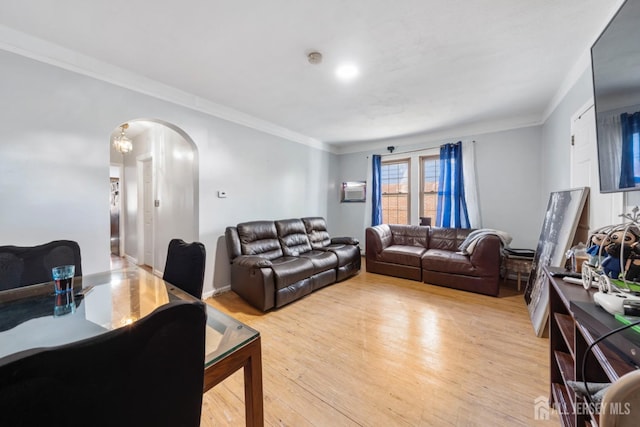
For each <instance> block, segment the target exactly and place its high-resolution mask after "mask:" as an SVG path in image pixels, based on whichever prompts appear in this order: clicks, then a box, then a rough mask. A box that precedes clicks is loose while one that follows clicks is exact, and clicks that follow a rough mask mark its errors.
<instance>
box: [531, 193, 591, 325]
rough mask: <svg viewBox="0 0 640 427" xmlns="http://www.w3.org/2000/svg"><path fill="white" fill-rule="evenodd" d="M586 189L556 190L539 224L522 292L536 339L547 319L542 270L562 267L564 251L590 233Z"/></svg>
mask: <svg viewBox="0 0 640 427" xmlns="http://www.w3.org/2000/svg"><path fill="white" fill-rule="evenodd" d="M588 195H589V188H588V187H582V188H577V189H573V190H566V191H556V192H553V193H551V195H550V196H549V203H548V205H547V211H546V213H545V216H544V221H543V223H542V231H541V232H540V240H539V241H538V246H537V247H536V253H535V255H534V257H533V263H532V265H531V274H530V275H529V280H528V282H527V286H526V288H525V291H524V299H525V302H526V303H527V308H528V309H529V316H530V317H531V323H532V324H533V329H534V330H535V332H536V335H537V336H539V337H540V336H542V335H543V333H544V330H545V326H546V324H547V319H548V317H549V282H548V281H547V280H545V277H544V271H543V268H544V267H548V266H551V267H562V266H564V265H565V262H566V253H567V251H568V250H569V249H570V248H571V247H572V246H574V245H575V244H577V243H578V242H580V241H582V242H583V243H586V241H587V237H588V231H589V224H588V220H589V219H588V212H589V209H588V206H587V198H588Z"/></svg>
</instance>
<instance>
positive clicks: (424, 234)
mask: <svg viewBox="0 0 640 427" xmlns="http://www.w3.org/2000/svg"><path fill="white" fill-rule="evenodd" d="M389 229H390V230H391V235H392V236H393V241H392V243H391V244H392V245H403V246H418V247H421V248H428V247H429V243H428V240H429V227H422V226H419V225H395V224H390V225H389Z"/></svg>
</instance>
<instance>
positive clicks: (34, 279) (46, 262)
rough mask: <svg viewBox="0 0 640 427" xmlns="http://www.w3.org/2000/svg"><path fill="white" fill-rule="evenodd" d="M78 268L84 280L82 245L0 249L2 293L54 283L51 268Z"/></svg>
mask: <svg viewBox="0 0 640 427" xmlns="http://www.w3.org/2000/svg"><path fill="white" fill-rule="evenodd" d="M71 264H72V265H75V275H76V276H82V259H81V256H80V245H78V243H77V242H74V241H73V240H54V241H51V242H48V243H44V244H42V245H37V246H0V291H2V290H6V289H13V288H18V287H21V286H27V285H33V284H36V283H44V282H49V281H51V280H53V278H52V277H51V268H53V267H56V266H59V265H71Z"/></svg>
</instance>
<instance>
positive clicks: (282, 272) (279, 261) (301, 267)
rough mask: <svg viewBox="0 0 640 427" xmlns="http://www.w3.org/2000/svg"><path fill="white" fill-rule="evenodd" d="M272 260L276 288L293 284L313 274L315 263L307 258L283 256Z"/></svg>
mask: <svg viewBox="0 0 640 427" xmlns="http://www.w3.org/2000/svg"><path fill="white" fill-rule="evenodd" d="M271 262H272V265H271V269H272V270H273V274H274V278H275V287H276V289H282V288H285V287H287V286H291V285H293V284H295V283H297V282H300V281H301V280H305V279H308V278H310V277H311V276H313V270H314V268H313V263H312V262H311V261H309V260H308V259H306V258H298V257H282V258H276V259H274V260H272V261H271Z"/></svg>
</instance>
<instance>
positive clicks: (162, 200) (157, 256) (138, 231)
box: [110, 119, 199, 274]
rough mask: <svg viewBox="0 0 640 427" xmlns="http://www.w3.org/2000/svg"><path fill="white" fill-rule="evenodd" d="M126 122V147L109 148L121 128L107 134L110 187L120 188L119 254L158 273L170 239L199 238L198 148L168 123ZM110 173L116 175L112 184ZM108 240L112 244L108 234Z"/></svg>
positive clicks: (160, 270) (186, 239) (187, 239)
mask: <svg viewBox="0 0 640 427" xmlns="http://www.w3.org/2000/svg"><path fill="white" fill-rule="evenodd" d="M127 124H128V128H127V129H126V130H125V135H126V136H127V137H128V138H129V139H131V141H132V146H133V148H132V150H131V151H130V152H128V153H125V154H122V153H120V152H118V151H116V150H115V148H114V145H113V143H112V141H113V138H115V137H116V136H117V135H119V134H120V132H121V128H120V127H117V128H115V129H114V131H113V132H112V135H111V139H110V147H111V156H110V158H111V175H112V176H111V177H110V179H111V182H112V183H111V188H112V189H113V188H114V187H119V206H118V208H119V220H118V224H119V227H118V236H117V237H116V238H115V239H117V240H119V242H120V244H119V249H120V250H119V254H118V256H124V257H126V258H127V260H129V261H130V262H133V263H135V264H138V265H146V266H148V267H149V268H150V269H152V270H153V271H154V272H155V273H156V274H160V273H161V272H162V271H163V269H164V263H165V260H166V254H167V247H168V245H169V241H170V240H171V239H172V238H181V239H183V240H185V241H194V240H198V236H199V230H198V224H199V221H198V151H197V148H196V146H195V144H194V142H193V140H191V138H190V137H189V136H188V135H187V134H186V133H185V132H184V131H182V130H181V129H180V128H178V127H177V126H175V125H172V124H170V123H167V122H163V121H160V120H150V119H136V120H130V121H128V122H127ZM113 175H118V179H119V184H118V185H117V186H116V185H114V184H113V178H114V176H113ZM112 194H113V191H112ZM112 200H113V196H112ZM111 210H112V212H113V203H112V207H111ZM112 212H111V215H112V216H113V214H112ZM113 222H114V221H113V220H112V223H113ZM112 229H113V227H112ZM111 241H112V248H113V246H114V244H113V241H114V237H113V236H112V238H111ZM113 252H114V251H113V249H112V253H113Z"/></svg>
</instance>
